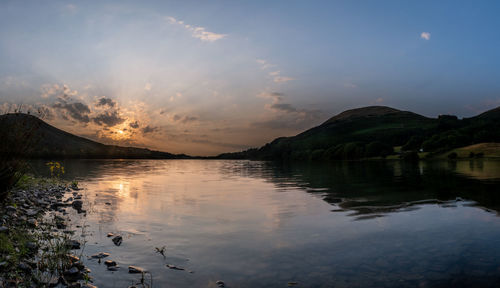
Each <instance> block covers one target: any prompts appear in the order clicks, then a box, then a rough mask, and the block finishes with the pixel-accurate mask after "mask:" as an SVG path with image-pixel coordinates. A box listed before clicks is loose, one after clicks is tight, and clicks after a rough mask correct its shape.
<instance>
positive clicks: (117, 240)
mask: <svg viewBox="0 0 500 288" xmlns="http://www.w3.org/2000/svg"><path fill="white" fill-rule="evenodd" d="M111 240H113V243H115V245H116V246H120V245H121V244H122V241H123V238H122V236H120V235H117V236H115V237H113V239H111Z"/></svg>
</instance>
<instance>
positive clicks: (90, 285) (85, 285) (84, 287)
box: [80, 283, 97, 288]
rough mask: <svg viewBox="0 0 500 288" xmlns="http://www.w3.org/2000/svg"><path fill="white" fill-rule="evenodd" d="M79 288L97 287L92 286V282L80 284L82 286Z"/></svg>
mask: <svg viewBox="0 0 500 288" xmlns="http://www.w3.org/2000/svg"><path fill="white" fill-rule="evenodd" d="M80 288H97V286H94V285H92V284H88V283H87V284H82V286H81V287H80Z"/></svg>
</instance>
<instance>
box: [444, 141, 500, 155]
mask: <svg viewBox="0 0 500 288" xmlns="http://www.w3.org/2000/svg"><path fill="white" fill-rule="evenodd" d="M453 153H455V154H456V157H452V158H457V159H464V158H500V143H479V144H474V145H469V146H465V147H460V148H456V149H453V150H451V151H447V152H445V153H441V154H439V155H436V156H435V157H434V158H442V159H446V158H450V156H449V155H453Z"/></svg>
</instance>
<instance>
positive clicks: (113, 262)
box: [104, 260, 116, 267]
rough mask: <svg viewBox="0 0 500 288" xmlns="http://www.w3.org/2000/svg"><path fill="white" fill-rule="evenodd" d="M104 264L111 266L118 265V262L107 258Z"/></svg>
mask: <svg viewBox="0 0 500 288" xmlns="http://www.w3.org/2000/svg"><path fill="white" fill-rule="evenodd" d="M104 265H106V266H108V267H111V266H116V262H115V261H113V260H106V261H105V262H104Z"/></svg>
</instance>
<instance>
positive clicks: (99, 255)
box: [90, 252, 109, 259]
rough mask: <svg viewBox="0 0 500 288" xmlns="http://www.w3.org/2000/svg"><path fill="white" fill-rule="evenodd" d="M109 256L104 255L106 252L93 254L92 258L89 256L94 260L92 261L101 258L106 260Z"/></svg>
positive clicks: (107, 254)
mask: <svg viewBox="0 0 500 288" xmlns="http://www.w3.org/2000/svg"><path fill="white" fill-rule="evenodd" d="M108 256H109V253H106V252H99V253H97V254H94V255H92V256H90V257H91V258H94V259H101V258H106V257H108Z"/></svg>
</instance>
